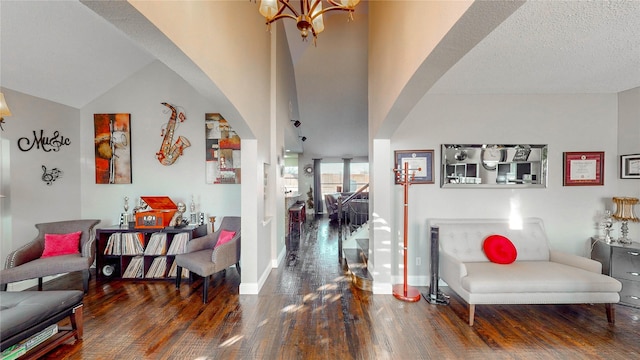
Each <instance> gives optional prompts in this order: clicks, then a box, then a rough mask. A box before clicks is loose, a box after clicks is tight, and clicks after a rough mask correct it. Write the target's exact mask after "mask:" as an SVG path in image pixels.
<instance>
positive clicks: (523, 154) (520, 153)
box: [512, 147, 531, 161]
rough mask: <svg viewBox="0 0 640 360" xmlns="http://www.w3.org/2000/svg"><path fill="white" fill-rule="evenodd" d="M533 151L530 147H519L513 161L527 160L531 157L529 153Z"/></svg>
mask: <svg viewBox="0 0 640 360" xmlns="http://www.w3.org/2000/svg"><path fill="white" fill-rule="evenodd" d="M530 153H531V149H530V148H522V147H521V148H517V149H516V153H515V154H514V155H513V160H512V161H527V159H528V158H529V154H530Z"/></svg>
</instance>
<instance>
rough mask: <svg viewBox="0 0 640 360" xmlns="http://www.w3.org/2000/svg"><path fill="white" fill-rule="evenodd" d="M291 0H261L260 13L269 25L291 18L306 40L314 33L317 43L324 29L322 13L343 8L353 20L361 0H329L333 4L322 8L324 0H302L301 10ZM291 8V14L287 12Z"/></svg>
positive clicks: (314, 39)
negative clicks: (297, 9)
mask: <svg viewBox="0 0 640 360" xmlns="http://www.w3.org/2000/svg"><path fill="white" fill-rule="evenodd" d="M291 2H292V1H289V0H261V1H260V14H262V16H264V17H265V18H266V19H267V27H269V26H270V25H271V23H272V22H274V21H276V20H279V19H284V18H291V19H294V20H295V21H296V24H297V26H298V30H300V35H302V40H306V39H307V36H309V33H311V35H313V41H314V43H315V41H316V38H317V36H318V34H320V33H321V32H322V31H323V30H324V22H323V20H322V14H324V13H326V12H328V11H332V10H342V11H347V12H349V20H353V12H354V11H355V7H356V5H358V3H359V2H360V0H327V2H328V3H329V4H330V5H331V6H329V7H327V8H324V9H323V8H322V0H300V12H298V11H296V9H295V8H294V7H293V5H291ZM287 9H288V10H289V11H290V12H291V14H289V13H288V12H285V11H286V10H287Z"/></svg>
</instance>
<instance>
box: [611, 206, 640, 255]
mask: <svg viewBox="0 0 640 360" xmlns="http://www.w3.org/2000/svg"><path fill="white" fill-rule="evenodd" d="M613 202H614V203H615V204H616V212H615V213H614V214H613V218H614V219H616V220H620V221H621V222H622V226H621V227H620V231H621V233H622V236H621V237H620V238H619V239H618V241H619V242H620V243H621V244H631V239H629V237H628V236H627V235H628V234H629V226H628V222H629V221H640V219H638V217H637V216H636V215H635V214H634V213H633V205H635V204H637V203H638V199H637V198H632V197H614V198H613Z"/></svg>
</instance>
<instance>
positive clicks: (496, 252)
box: [482, 235, 518, 264]
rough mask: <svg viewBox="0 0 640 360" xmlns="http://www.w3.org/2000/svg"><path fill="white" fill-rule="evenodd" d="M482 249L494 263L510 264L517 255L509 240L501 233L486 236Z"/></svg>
mask: <svg viewBox="0 0 640 360" xmlns="http://www.w3.org/2000/svg"><path fill="white" fill-rule="evenodd" d="M482 249H483V250H484V253H485V255H487V258H489V260H490V261H491V262H494V263H496V264H511V263H512V262H514V261H516V257H517V256H518V251H517V250H516V247H515V246H514V245H513V243H512V242H511V240H509V239H507V238H506V237H504V236H502V235H490V236H487V238H486V239H484V244H483V245H482Z"/></svg>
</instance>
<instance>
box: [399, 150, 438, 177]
mask: <svg viewBox="0 0 640 360" xmlns="http://www.w3.org/2000/svg"><path fill="white" fill-rule="evenodd" d="M394 154H395V159H396V163H395V167H394V169H396V170H400V169H404V167H405V164H409V173H410V174H411V175H413V180H412V181H411V183H412V184H433V150H396V151H394ZM396 184H402V179H401V177H400V176H396Z"/></svg>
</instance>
